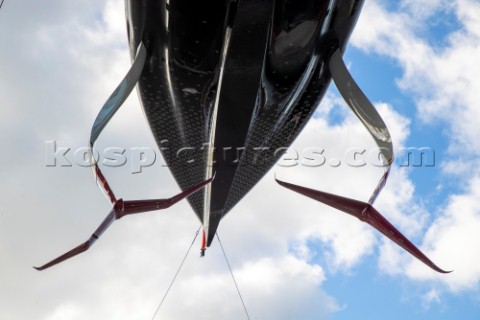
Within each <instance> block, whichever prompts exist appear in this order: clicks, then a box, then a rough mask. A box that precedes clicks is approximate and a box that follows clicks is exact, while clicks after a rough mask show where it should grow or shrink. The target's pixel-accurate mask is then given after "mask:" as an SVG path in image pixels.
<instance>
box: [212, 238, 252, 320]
mask: <svg viewBox="0 0 480 320" xmlns="http://www.w3.org/2000/svg"><path fill="white" fill-rule="evenodd" d="M216 235H217V239H218V243H220V247H221V248H222V252H223V256H224V257H225V261H226V262H227V266H228V270H230V274H231V275H232V279H233V283H234V284H235V288H237V292H238V296H239V297H240V301H242V305H243V310H245V315H246V316H247V319H248V320H250V315H249V314H248V311H247V307H246V306H245V302H244V301H243V297H242V294H241V293H240V289H239V288H238V284H237V281H236V280H235V276H234V275H233V271H232V267H231V266H230V262H229V261H228V258H227V253H226V252H225V249H224V248H223V245H222V242H221V241H220V237H219V236H218V233H216Z"/></svg>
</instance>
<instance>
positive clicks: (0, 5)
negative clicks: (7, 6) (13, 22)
mask: <svg viewBox="0 0 480 320" xmlns="http://www.w3.org/2000/svg"><path fill="white" fill-rule="evenodd" d="M3 1H5V0H2V3H0V9H2V6H3Z"/></svg>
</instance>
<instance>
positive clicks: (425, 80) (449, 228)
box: [353, 0, 480, 292]
mask: <svg viewBox="0 0 480 320" xmlns="http://www.w3.org/2000/svg"><path fill="white" fill-rule="evenodd" d="M380 3H381V2H379V1H370V2H368V3H366V5H365V11H364V13H363V16H362V17H361V19H360V22H359V26H358V28H357V30H356V33H355V35H354V37H353V43H354V45H356V46H357V47H359V48H361V49H362V50H366V51H368V52H375V53H378V54H381V55H385V56H388V57H390V58H392V59H394V60H395V61H397V62H398V63H399V64H400V66H401V67H402V70H403V75H402V77H401V79H399V85H400V87H401V88H402V89H403V90H405V91H406V92H407V94H410V95H412V96H413V97H414V99H415V100H416V102H417V112H418V114H419V116H420V117H421V119H423V120H425V121H432V120H437V121H438V120H439V121H442V122H444V123H446V124H447V126H448V127H449V132H448V135H447V136H446V138H448V142H449V152H450V156H451V160H449V161H447V162H445V163H443V164H442V167H443V169H444V172H445V173H447V174H450V173H454V174H455V177H456V178H460V179H462V180H463V181H464V182H462V184H463V185H468V186H469V187H468V188H466V190H465V191H464V192H463V190H460V192H463V193H460V194H458V195H455V196H451V197H450V198H449V199H448V203H447V205H446V208H439V209H438V211H439V212H438V215H437V216H436V217H435V216H434V221H433V222H432V223H431V225H429V226H428V232H427V233H426V236H425V239H424V245H423V247H424V248H425V249H426V250H425V251H426V253H428V254H429V256H431V258H432V260H434V261H436V262H437V263H438V264H439V265H441V266H442V267H445V268H451V269H454V270H455V272H454V273H453V274H450V275H447V276H438V275H434V274H433V273H432V272H430V271H429V270H427V269H425V268H424V267H423V266H421V265H420V264H419V263H417V262H411V260H405V259H404V258H401V257H400V256H399V254H401V253H400V252H399V251H398V250H396V249H394V248H392V247H390V245H388V244H387V245H386V246H384V247H382V258H381V266H382V268H383V269H384V270H388V272H390V273H394V274H402V273H404V272H405V274H406V275H407V276H408V277H410V278H412V279H422V280H426V279H429V280H433V279H435V280H436V281H437V283H444V284H445V286H446V288H448V289H449V290H451V291H454V292H459V291H462V290H471V289H478V287H479V278H480V275H479V272H478V270H480V258H479V257H478V255H475V254H473V252H472V250H473V248H476V247H478V246H480V238H479V237H478V230H479V228H480V215H479V214H478V209H477V206H476V204H478V203H479V200H480V199H479V195H478V192H477V190H478V170H477V169H476V166H477V164H478V160H475V159H474V158H477V157H478V153H479V150H480V144H479V143H478V139H477V138H476V137H478V135H479V134H480V131H479V127H478V119H480V111H479V110H480V109H479V108H478V107H477V106H478V101H479V98H480V96H479V95H478V88H479V87H480V80H479V79H480V78H479V77H478V74H479V72H480V69H479V64H478V57H479V56H480V37H479V35H480V34H479V30H480V27H479V24H480V19H478V17H479V16H480V4H479V3H478V2H477V1H468V0H465V1H463V0H459V1H453V2H450V3H446V2H443V1H432V2H428V4H427V3H426V2H425V1H404V2H403V5H404V7H405V8H408V10H407V11H406V12H403V13H393V12H389V11H387V10H386V9H385V8H383V7H382V5H381V4H380ZM440 11H444V12H445V11H448V13H450V14H454V15H455V16H456V18H457V19H458V22H459V25H460V28H459V29H458V30H454V31H452V32H451V33H449V34H446V35H444V37H445V43H446V46H445V47H442V48H440V47H435V46H434V45H432V44H430V43H429V42H428V39H426V38H424V37H423V36H422V35H421V32H418V31H419V30H420V29H422V28H423V29H426V28H428V27H429V23H432V19H433V15H432V14H431V13H432V12H433V13H435V12H440ZM429 12H430V13H429ZM374 17H375V18H374ZM425 125H428V124H427V123H426V124H425ZM407 261H410V262H407ZM405 265H408V268H406V267H405Z"/></svg>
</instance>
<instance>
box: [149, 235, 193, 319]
mask: <svg viewBox="0 0 480 320" xmlns="http://www.w3.org/2000/svg"><path fill="white" fill-rule="evenodd" d="M199 232H200V227H199V228H198V230H197V233H196V234H195V237H194V238H193V241H192V244H191V245H190V247H189V248H188V250H187V253H186V254H185V256H184V257H183V260H182V262H181V263H180V266H179V267H178V269H177V272H176V273H175V275H174V276H173V279H172V282H170V285H169V286H168V289H167V291H165V294H164V295H163V298H162V300H161V301H160V303H159V304H158V307H157V309H156V310H155V313H154V314H153V317H152V320H154V319H155V317H156V316H157V313H158V311H159V310H160V308H161V307H162V305H163V302H164V301H165V299H166V298H167V295H168V293H169V292H170V289H172V286H173V283H174V282H175V280H176V279H177V276H178V274H179V273H180V270H182V267H183V264H184V263H185V260H187V257H188V254H189V253H190V250H192V247H193V244H194V243H195V240H197V237H198V234H199Z"/></svg>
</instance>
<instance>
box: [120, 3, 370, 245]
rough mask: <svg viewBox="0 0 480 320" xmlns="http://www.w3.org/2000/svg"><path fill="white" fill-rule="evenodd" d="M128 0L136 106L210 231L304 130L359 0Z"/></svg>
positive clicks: (210, 236)
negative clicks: (137, 68) (138, 69)
mask: <svg viewBox="0 0 480 320" xmlns="http://www.w3.org/2000/svg"><path fill="white" fill-rule="evenodd" d="M209 3H210V5H209V6H205V5H203V4H202V3H201V2H199V1H187V0H176V1H175V0H171V1H163V0H143V1H136V0H126V12H127V30H128V38H129V44H130V51H131V54H132V57H134V56H135V51H136V49H137V47H138V45H139V43H140V42H143V43H144V44H145V47H146V48H147V51H148V58H147V61H146V64H145V67H144V69H143V72H142V75H141V77H140V80H139V82H138V91H139V96H140V100H141V104H142V106H143V109H144V111H145V115H146V118H147V120H148V123H149V125H150V128H151V131H152V134H153V136H154V137H155V140H156V142H157V144H158V147H159V148H160V150H161V152H162V155H163V157H164V159H165V161H166V163H167V165H168V167H169V169H170V171H171V172H172V174H173V176H174V177H175V179H176V181H177V183H178V184H179V186H180V187H181V189H182V190H185V189H188V188H189V187H191V186H192V185H195V184H197V183H199V182H201V181H203V180H205V179H208V178H210V177H211V176H212V175H213V174H214V173H215V179H214V180H213V182H212V183H211V185H209V186H207V187H206V188H204V189H203V190H201V191H199V192H197V193H195V194H193V195H191V196H190V197H189V198H188V201H189V202H190V205H191V206H192V208H193V210H194V211H195V213H196V215H197V216H198V218H199V219H200V221H201V222H202V224H203V225H204V226H205V227H206V230H207V245H210V243H211V242H212V240H213V237H214V235H215V232H216V230H217V227H218V225H219V223H220V220H221V219H222V218H223V217H224V216H225V215H226V214H227V213H228V212H229V211H230V210H231V209H232V208H233V207H234V206H235V205H236V204H237V203H238V202H239V201H240V200H241V199H242V197H244V196H245V194H247V192H248V191H249V190H251V189H252V188H253V187H254V186H255V184H256V183H257V182H258V181H259V180H260V179H261V178H262V177H263V176H264V175H265V174H266V173H267V172H268V170H269V169H270V168H271V167H272V166H273V165H274V164H275V162H276V161H277V160H278V159H279V157H280V156H281V150H282V149H284V148H286V147H288V146H289V145H291V143H292V142H293V141H294V140H295V138H296V137H297V136H298V134H299V133H300V131H301V130H302V129H303V128H304V126H305V124H306V123H307V121H308V120H309V119H310V117H311V116H312V114H313V112H314V111H315V108H316V106H317V105H318V103H319V102H320V100H321V99H322V97H323V96H324V94H325V91H326V89H327V88H328V86H329V84H330V81H331V74H330V71H329V68H328V61H329V58H330V56H331V55H332V53H333V52H334V51H335V50H336V49H337V48H340V50H341V51H343V50H344V48H345V46H346V44H347V41H348V39H349V36H350V34H351V32H352V30H353V28H354V26H355V23H356V21H357V18H358V16H359V14H360V11H361V8H362V5H363V0H337V1H335V0H302V1H301V0H296V1H287V0H283V1H272V0H270V1H267V0H264V1H261V0H255V1H253V0H250V1H242V0H238V1H228V0H212V1H210V2H209Z"/></svg>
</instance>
